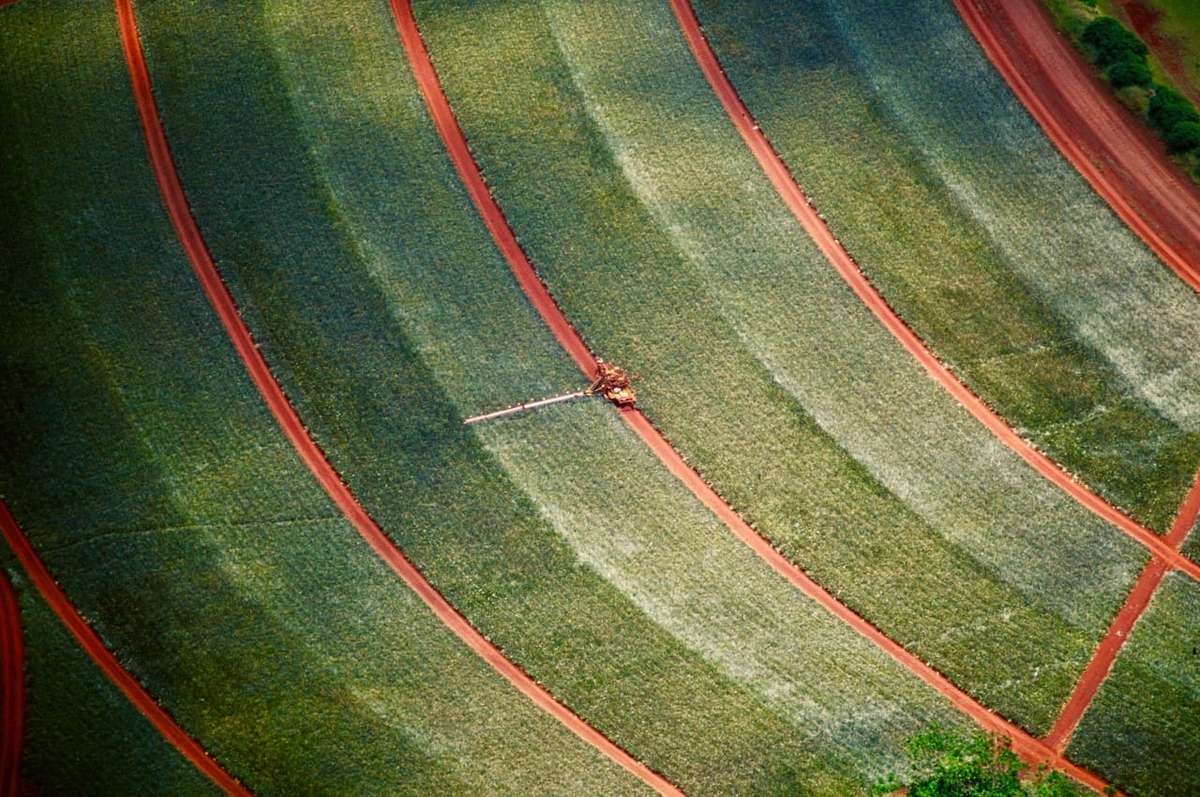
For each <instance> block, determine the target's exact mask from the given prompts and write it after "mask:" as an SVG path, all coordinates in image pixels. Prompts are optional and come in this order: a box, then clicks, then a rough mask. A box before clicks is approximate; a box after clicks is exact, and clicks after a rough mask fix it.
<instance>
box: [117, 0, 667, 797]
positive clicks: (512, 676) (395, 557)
mask: <svg viewBox="0 0 1200 797" xmlns="http://www.w3.org/2000/svg"><path fill="white" fill-rule="evenodd" d="M115 2H116V8H117V15H118V18H119V21H120V26H121V39H122V42H123V44H124V47H125V58H126V62H127V63H128V66H129V73H130V76H131V78H132V80H133V88H134V95H135V98H136V100H137V105H138V113H139V114H140V116H141V121H142V130H143V132H144V133H145V137H146V146H147V149H148V150H149V154H150V161H151V164H152V166H153V168H154V174H155V177H156V179H157V180H158V186H159V190H160V191H161V192H162V196H163V202H164V204H165V205H166V209H167V214H168V215H169V216H170V218H171V223H172V224H173V225H174V227H175V231H176V233H177V235H178V237H179V241H180V243H181V244H182V245H183V248H184V250H185V252H186V253H187V256H188V260H189V261H190V262H191V264H192V268H193V269H194V270H195V272H196V276H197V277H198V278H199V280H200V283H201V285H202V286H203V288H204V293H205V295H206V296H207V297H208V300H209V302H210V303H211V304H212V306H213V309H214V310H215V311H216V314H217V316H218V317H219V318H220V320H221V324H222V325H223V326H224V327H225V331H226V332H227V333H228V335H229V338H230V340H231V341H232V342H233V345H234V348H235V349H236V350H237V353H238V355H239V357H241V359H242V361H243V363H244V364H245V366H246V370H247V371H248V372H249V374H250V378H251V380H252V381H253V382H254V385H255V387H256V388H258V391H259V393H260V394H261V395H262V397H263V400H264V401H265V402H266V404H267V406H268V407H269V408H270V410H271V414H272V415H274V416H275V420H276V421H277V422H278V424H279V426H280V428H281V429H282V430H283V432H284V434H285V435H286V436H287V438H288V440H289V441H290V442H291V444H292V446H293V447H294V448H295V449H296V452H297V453H298V454H299V455H300V457H301V459H303V460H304V463H305V465H307V466H308V469H309V470H310V471H311V472H312V474H313V475H314V476H315V477H316V479H317V481H318V482H319V483H320V484H321V486H322V487H323V488H324V489H325V492H326V493H328V495H329V497H330V498H332V499H333V502H334V503H335V504H336V505H337V507H338V508H339V509H340V510H341V511H342V513H343V514H344V515H345V516H346V518H347V519H348V520H349V521H350V522H351V523H352V524H353V525H354V528H355V529H356V530H357V531H358V533H359V534H360V535H361V536H362V538H363V539H364V540H366V542H367V544H368V545H370V546H371V548H372V549H373V550H374V551H375V553H376V554H378V555H379V557H380V558H381V559H383V561H384V562H386V563H387V565H388V566H389V567H390V568H391V569H392V571H393V572H394V573H396V575H398V576H400V578H401V579H403V580H404V582H405V583H406V584H407V585H408V586H409V587H410V588H411V589H412V590H413V591H414V592H416V593H417V595H418V596H420V598H421V600H423V601H424V602H425V605H427V606H428V607H429V608H430V610H431V611H432V612H433V613H434V615H435V616H436V617H437V618H438V619H439V620H441V621H442V623H444V624H445V625H446V626H447V627H448V628H449V629H450V630H451V631H452V632H454V634H455V636H457V637H458V638H459V639H460V640H462V641H463V642H464V643H465V644H466V645H467V647H469V648H470V649H471V650H472V651H473V652H474V653H475V654H476V655H478V656H479V657H480V658H481V659H483V660H484V661H485V662H487V663H488V664H489V665H490V666H491V667H492V669H494V670H495V671H496V672H497V673H499V674H500V675H502V676H503V677H504V678H505V679H506V680H507V681H508V682H509V683H511V684H512V685H513V686H515V687H516V688H517V689H518V690H520V691H521V693H522V694H524V695H525V696H526V697H528V698H529V699H530V700H532V701H533V702H534V703H535V704H536V705H537V706H538V707H539V708H541V709H542V710H543V711H545V712H546V713H547V714H549V715H550V716H552V717H554V718H555V719H556V720H558V721H559V722H561V723H562V724H563V725H564V726H566V727H567V728H568V729H569V730H570V731H571V732H572V733H574V734H575V735H576V736H578V737H579V738H580V739H582V740H583V741H584V742H586V743H588V744H590V745H591V746H592V747H594V748H596V749H597V750H599V751H600V752H601V753H602V754H604V755H605V756H607V757H608V758H609V759H611V760H612V761H613V762H615V763H617V764H619V765H620V766H622V767H624V768H625V769H626V770H628V771H629V772H630V773H632V774H633V775H635V776H636V777H638V778H639V779H641V780H642V782H644V783H645V784H646V785H648V786H650V787H651V788H653V789H655V790H656V791H658V792H659V793H660V794H665V795H677V796H678V797H682V795H683V793H682V792H681V791H679V789H677V788H676V787H675V786H674V785H672V784H671V783H670V782H668V781H667V780H666V779H665V778H663V777H662V776H661V775H659V774H658V773H656V772H654V771H653V770H651V769H650V768H649V767H647V766H646V765H644V764H642V763H641V762H640V761H638V760H637V759H635V758H633V757H632V756H631V755H629V754H628V753H627V752H625V751H624V750H623V749H621V748H620V747H618V746H617V745H616V744H614V743H613V742H612V741H611V740H609V739H608V738H607V737H605V736H604V735H603V734H602V733H600V731H598V730H596V729H595V728H593V727H592V726H591V725H588V724H587V722H586V721H584V720H583V719H582V718H580V717H579V716H578V715H577V714H575V713H574V712H572V711H571V710H570V709H569V708H567V707H566V706H564V705H563V704H561V703H559V702H558V701H557V700H556V699H555V698H554V696H553V695H551V694H550V693H549V692H548V691H546V690H545V689H543V688H542V687H541V686H539V685H538V684H537V682H536V681H534V680H533V679H532V678H531V677H530V676H529V675H528V674H526V673H525V671H524V670H522V669H521V668H520V667H519V666H517V665H516V664H515V663H513V662H512V661H510V660H509V659H508V658H506V657H505V655H504V653H503V652H502V651H501V650H500V649H499V648H498V647H496V646H495V645H493V644H492V643H491V642H489V641H488V640H487V639H486V638H485V637H484V636H483V635H482V634H481V633H480V632H479V631H477V630H476V629H475V627H474V626H472V625H471V623H470V621H469V620H467V618H466V617H464V616H463V615H462V614H460V613H459V611H458V610H457V609H455V608H454V607H453V606H452V605H451V604H450V602H449V601H447V600H446V599H445V598H444V597H443V596H442V594H441V593H440V592H438V591H437V589H436V588H435V587H434V586H433V585H432V584H430V583H429V581H427V580H426V579H425V576H424V575H422V574H421V571H420V570H418V569H417V567H416V566H415V565H414V564H413V563H412V562H410V561H409V560H408V559H407V558H406V557H405V556H404V553H403V552H402V551H401V550H400V549H399V548H397V547H396V545H395V544H394V543H393V542H392V541H391V540H390V539H389V538H388V537H387V535H386V534H384V532H383V530H382V529H381V528H380V527H379V526H378V524H376V523H375V521H374V520H372V519H371V517H370V515H368V514H367V511H366V509H365V508H364V507H363V506H362V505H361V504H360V503H359V502H358V499H356V498H355V497H354V495H353V494H352V493H351V492H350V489H349V488H348V487H347V486H346V485H345V484H344V483H343V482H342V480H341V477H340V476H339V475H338V473H337V472H336V471H335V470H334V468H333V466H332V465H331V464H330V463H329V461H328V460H327V459H326V458H325V454H324V453H323V452H322V451H321V449H320V448H319V447H318V446H317V444H316V443H315V442H314V441H313V439H312V438H311V437H309V436H308V431H307V430H306V429H305V428H304V424H303V422H301V420H300V417H299V415H297V413H296V411H295V409H294V408H293V407H292V405H291V403H290V402H289V401H288V399H287V397H286V396H285V395H284V393H283V388H282V387H280V385H279V383H278V382H276V381H275V377H274V376H273V375H272V374H271V371H270V369H269V368H268V366H267V362H266V360H265V359H263V356H262V354H261V353H260V352H259V350H258V348H257V347H256V346H255V344H254V340H253V338H252V337H251V335H250V330H249V328H248V327H247V326H246V324H245V322H243V321H242V319H241V316H240V315H239V314H238V311H237V307H236V305H235V304H234V301H233V297H232V295H230V293H229V290H228V288H226V286H225V283H224V282H223V281H222V280H221V276H220V273H219V272H218V270H217V266H216V264H215V263H214V262H213V260H212V257H211V256H210V255H209V252H208V247H207V246H206V244H205V243H204V239H203V238H202V237H201V234H200V229H199V227H197V225H196V221H195V219H194V218H193V217H192V212H191V209H190V208H189V207H188V204H187V198H186V197H185V195H184V192H183V186H182V184H181V183H180V180H179V175H178V173H177V172H176V169H175V163H174V161H173V160H172V158H171V151H170V148H169V147H168V145H167V139H166V133H165V131H164V129H163V126H162V121H161V119H160V118H159V115H158V108H157V106H156V104H155V102H154V93H153V91H152V89H151V85H150V75H149V72H148V71H147V68H146V61H145V56H144V54H143V52H142V45H141V39H140V37H139V35H138V30H137V21H136V18H135V16H134V13H133V8H132V5H131V0H115Z"/></svg>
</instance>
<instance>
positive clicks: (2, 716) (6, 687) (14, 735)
mask: <svg viewBox="0 0 1200 797" xmlns="http://www.w3.org/2000/svg"><path fill="white" fill-rule="evenodd" d="M0 668H3V670H2V671H0V729H3V732H4V742H3V744H0V792H3V793H4V794H16V793H17V791H18V789H19V787H20V785H21V745H22V743H23V742H24V741H25V647H24V641H23V637H22V634H21V606H20V604H19V603H18V602H17V593H16V590H14V589H13V585H12V583H11V582H10V581H9V580H8V576H6V575H5V574H4V573H3V572H0Z"/></svg>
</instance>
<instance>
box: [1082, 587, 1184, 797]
mask: <svg viewBox="0 0 1200 797" xmlns="http://www.w3.org/2000/svg"><path fill="white" fill-rule="evenodd" d="M1198 749H1200V587H1198V586H1197V584H1196V583H1195V582H1194V581H1191V580H1189V579H1187V578H1186V577H1184V576H1182V575H1180V574H1178V573H1170V574H1168V575H1167V577H1166V578H1165V579H1164V581H1163V584H1162V586H1161V587H1160V588H1159V591H1158V593H1157V594H1156V595H1155V597H1154V600H1153V601H1152V602H1151V604H1150V606H1149V608H1148V609H1147V610H1146V613H1145V614H1144V615H1142V618H1141V619H1140V620H1139V621H1138V624H1137V625H1136V626H1134V629H1133V633H1132V634H1131V635H1130V638H1129V641H1128V642H1127V643H1126V644H1125V646H1124V648H1122V650H1121V653H1120V655H1119V656H1118V657H1117V660H1116V663H1115V665H1114V666H1113V670H1112V673H1111V674H1110V675H1109V677H1108V680H1107V681H1105V683H1104V685H1103V686H1101V687H1100V691H1099V692H1098V693H1097V694H1096V697H1095V700H1094V701H1093V703H1092V706H1091V708H1090V709H1089V710H1088V712H1087V714H1085V715H1084V716H1083V720H1082V722H1081V723H1080V725H1079V729H1078V730H1077V731H1076V733H1075V736H1074V738H1073V740H1072V742H1071V746H1070V748H1069V752H1070V754H1071V755H1072V756H1073V757H1074V758H1076V759H1077V760H1078V761H1079V762H1080V763H1083V764H1086V765H1088V766H1090V767H1092V768H1094V769H1095V770H1096V771H1097V772H1100V773H1102V774H1104V775H1106V776H1107V777H1109V778H1111V779H1112V781H1113V783H1115V784H1116V785H1117V786H1119V787H1120V788H1122V789H1123V790H1127V791H1129V792H1130V793H1132V794H1138V795H1147V796H1148V797H1149V796H1151V795H1164V796H1165V795H1183V794H1195V793H1197V791H1200V770H1197V768H1196V767H1195V766H1194V765H1192V762H1194V761H1195V758H1196V751H1197V750H1198Z"/></svg>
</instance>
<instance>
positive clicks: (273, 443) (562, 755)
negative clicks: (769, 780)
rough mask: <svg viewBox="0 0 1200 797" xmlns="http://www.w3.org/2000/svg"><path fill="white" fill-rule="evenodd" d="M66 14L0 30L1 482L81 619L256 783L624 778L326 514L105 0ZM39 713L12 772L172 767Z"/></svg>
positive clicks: (84, 774)
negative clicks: (254, 358) (55, 756)
mask: <svg viewBox="0 0 1200 797" xmlns="http://www.w3.org/2000/svg"><path fill="white" fill-rule="evenodd" d="M60 11H61V10H60V9H54V8H50V7H47V6H44V5H40V4H34V3H24V4H21V5H19V6H16V7H14V9H11V10H9V11H6V12H5V14H4V18H3V20H2V24H0V37H3V46H2V47H0V52H2V53H3V60H4V65H3V69H4V73H5V76H6V79H5V81H4V82H3V84H2V87H0V105H2V106H3V109H4V112H3V113H2V114H0V120H3V124H4V128H5V129H4V139H5V141H6V146H5V148H4V151H3V157H4V166H5V168H4V172H3V173H4V176H5V179H4V184H3V192H4V205H5V207H6V208H8V211H7V212H8V216H7V218H8V220H9V222H10V223H9V224H7V225H6V226H5V227H4V233H3V238H4V245H5V248H6V251H7V252H9V253H10V254H11V255H12V256H13V257H12V259H11V261H10V263H11V264H12V267H11V268H9V269H7V270H5V271H4V274H3V282H4V284H3V293H4V295H5V297H6V307H7V308H8V312H6V313H5V314H3V316H2V317H0V336H2V339H3V340H4V341H5V343H4V346H3V349H2V351H3V372H4V373H5V390H4V391H3V394H2V396H3V399H2V402H3V404H2V408H0V441H2V445H3V450H2V456H0V492H3V494H4V496H5V499H6V501H7V502H8V503H9V505H10V506H11V507H12V509H13V512H14V513H15V514H16V516H17V517H18V519H19V520H21V522H22V523H23V524H24V527H25V530H26V532H27V533H28V535H29V536H30V537H31V539H32V540H33V541H34V544H35V546H36V547H37V548H38V550H39V551H40V553H41V554H42V556H43V558H44V559H45V561H46V563H47V565H48V566H49V568H50V570H51V572H52V573H53V574H54V575H55V577H56V578H57V579H58V580H59V582H60V584H61V585H62V587H63V588H64V590H65V591H66V592H67V594H68V595H69V596H70V597H71V598H72V599H73V600H74V601H75V603H76V605H77V606H78V607H79V609H80V611H81V613H82V614H83V615H84V616H85V617H86V618H88V620H89V621H90V622H91V623H92V624H93V625H94V627H95V629H96V630H97V632H98V633H99V634H100V636H101V638H102V639H104V640H105V641H106V643H107V644H109V645H110V646H111V648H112V649H113V650H114V652H115V653H116V655H117V656H118V658H119V659H120V660H121V661H122V662H123V663H124V664H125V665H126V667H127V668H128V669H129V670H130V671H131V672H132V673H133V674H134V676H135V677H137V678H138V679H139V680H140V681H141V682H142V683H143V684H144V686H145V687H146V688H147V689H148V691H149V692H150V693H151V694H152V695H154V696H155V697H156V698H158V699H159V700H161V702H162V705H163V706H164V708H166V709H167V710H168V711H169V712H170V713H171V714H172V715H173V716H174V718H175V719H176V720H177V721H178V723H179V724H180V725H181V726H182V727H183V728H184V729H185V730H186V731H187V732H188V733H190V734H192V735H193V736H194V737H195V738H196V739H197V740H198V741H199V742H200V743H201V744H203V745H204V746H205V747H206V748H207V749H208V750H209V751H210V752H211V753H212V754H213V755H214V756H215V757H216V758H217V759H218V760H219V761H220V762H221V763H222V764H223V765H224V766H226V767H227V768H228V769H229V770H230V771H231V772H233V773H234V774H235V775H236V776H238V777H239V778H241V779H242V780H243V781H244V782H245V783H246V784H247V785H248V786H249V787H250V788H252V789H254V790H255V791H259V792H264V793H297V792H310V791H313V790H314V789H316V790H322V789H328V790H334V789H336V790H338V791H343V790H351V791H354V792H356V793H386V794H396V793H414V794H428V793H431V792H441V793H446V792H461V791H473V792H499V793H511V794H528V793H531V792H532V791H535V790H542V791H547V792H552V793H554V792H557V793H571V792H573V791H575V790H577V789H583V790H586V791H595V792H599V793H610V792H611V793H630V794H631V793H638V792H639V791H640V784H637V783H636V782H635V781H633V779H632V778H630V777H628V776H627V775H626V774H625V773H624V772H622V771H621V770H619V769H617V768H616V766H615V765H613V764H612V763H611V762H608V761H606V760H604V759H602V758H601V757H600V756H599V754H597V753H596V752H595V751H593V750H592V749H590V748H588V747H586V746H585V745H584V744H583V743H582V742H580V741H579V740H578V739H576V738H575V737H573V736H571V735H570V734H569V733H568V732H567V731H566V730H565V729H563V728H562V727H561V726H559V725H558V724H557V723H556V722H554V721H553V720H551V719H549V718H548V717H546V716H545V715H544V714H542V713H541V712H540V711H538V710H537V709H536V708H535V707H534V706H533V705H532V704H531V703H529V702H528V701H527V700H526V699H525V698H523V697H522V696H521V695H519V694H518V693H517V692H516V691H515V690H513V689H512V688H511V687H510V686H509V685H508V684H507V682H505V681H503V680H502V679H501V678H500V677H499V676H497V675H496V674H495V673H493V672H492V671H491V670H490V669H489V668H488V667H487V665H486V664H485V663H484V662H482V661H481V660H479V659H478V658H476V657H475V656H474V654H472V653H471V652H470V651H468V650H467V649H466V648H465V647H464V646H462V645H461V644H460V643H459V642H458V641H457V640H456V639H454V638H453V637H452V636H451V635H450V634H449V632H448V631H447V630H446V629H444V628H443V627H442V626H441V625H440V624H438V623H437V621H435V619H434V618H433V617H432V615H431V614H430V613H429V612H428V610H427V609H426V608H425V607H424V605H423V604H421V603H420V601H419V600H418V599H417V598H416V597H415V596H414V595H413V594H412V593H410V592H408V591H407V589H406V587H404V585H403V584H402V583H401V582H400V581H399V580H398V579H396V578H395V576H394V575H393V574H392V573H391V572H390V571H388V570H387V569H386V568H385V567H384V566H383V565H382V563H381V562H380V561H379V560H378V559H377V558H376V557H375V556H374V554H373V553H372V552H371V551H370V550H369V549H368V548H367V547H366V546H365V545H364V544H363V543H362V542H361V540H360V539H359V537H358V536H357V535H356V534H355V532H354V531H353V530H352V529H351V528H350V526H349V524H348V523H346V522H345V521H344V520H342V519H341V518H340V517H338V516H336V513H335V510H334V509H333V507H332V506H331V505H330V504H329V502H328V500H327V499H326V497H325V496H324V495H323V494H322V493H321V492H320V490H319V488H318V487H317V485H316V484H315V482H314V481H313V480H312V479H311V477H310V475H309V474H308V473H307V472H306V471H305V470H304V468H303V466H302V465H301V463H300V462H299V460H298V459H297V457H296V456H295V454H294V453H293V452H292V451H291V449H290V448H289V447H288V445H287V442H286V440H285V438H284V437H283V436H282V435H281V434H280V432H279V430H278V429H277V428H276V426H275V424H274V421H273V420H272V419H271V417H270V416H269V414H268V413H267V411H266V409H265V406H264V405H263V404H262V401H261V399H260V398H259V397H258V395H257V394H256V393H255V391H254V390H253V388H252V387H251V385H250V383H249V381H248V379H247V378H246V376H245V373H244V371H243V368H242V365H241V363H240V362H239V361H238V360H237V357H236V355H235V354H234V352H233V350H232V347H231V346H230V345H229V343H228V341H227V340H226V338H225V336H224V333H223V331H222V330H221V328H220V326H219V324H218V322H217V320H216V318H215V316H214V315H213V313H212V310H211V308H209V307H208V305H207V303H206V301H205V299H204V296H203V294H202V292H201V291H200V289H199V286H198V284H197V283H196V281H195V278H194V277H193V275H192V274H191V272H190V270H189V267H188V264H187V262H186V261H185V260H184V258H183V256H182V254H181V253H180V251H179V249H178V247H177V243H176V242H175V240H174V238H173V233H172V231H171V229H170V227H169V225H168V224H167V221H166V219H165V217H164V215H163V211H162V207H161V205H160V200H159V197H158V195H157V191H156V189H155V185H154V180H153V178H152V176H151V174H150V171H149V167H148V165H147V162H146V155H145V150H144V145H143V144H142V142H141V138H140V130H139V128H138V121H137V116H136V111H135V109H134V105H133V99H132V97H131V95H130V92H129V87H128V82H127V77H126V74H125V67H124V61H123V58H122V56H121V50H120V43H119V39H118V37H117V31H116V28H115V24H114V17H113V11H112V7H111V5H109V4H107V3H103V2H97V3H94V4H91V5H89V6H80V7H78V8H76V9H75V10H74V12H73V13H72V14H71V15H63V14H61V13H60ZM398 489H399V488H398ZM398 495H399V500H401V501H405V502H412V503H416V502H419V501H420V500H421V496H419V495H415V494H404V493H402V492H401V493H398ZM487 518H488V515H487V514H486V513H484V514H482V515H480V516H479V517H477V518H476V519H475V520H474V521H473V522H472V528H478V527H479V526H480V525H481V524H483V523H486V520H487ZM39 627H41V626H40V625H39ZM35 643H36V640H34V641H32V642H31V646H35ZM39 655H40V654H39ZM39 661H40V660H39ZM70 666H71V667H72V668H74V665H70ZM38 667H39V668H41V667H42V665H41V664H39V665H38ZM39 671H42V672H44V670H39ZM69 672H70V670H69V671H68V674H69ZM33 686H34V687H35V691H36V688H37V687H38V684H36V683H35V684H34V685H33ZM87 705H88V704H87V703H82V704H81V706H84V707H86V706H87ZM34 709H35V710H38V708H37V705H36V704H35V705H34ZM47 710H53V709H52V708H49V709H47ZM76 717H77V715H74V714H72V715H68V716H65V717H63V718H62V719H63V721H69V720H71V719H74V718H76ZM54 719H57V718H54ZM45 721H47V720H38V722H45ZM104 727H105V726H104V725H103V724H93V725H91V726H80V729H81V730H82V729H85V728H90V731H91V732H92V733H101V734H103V733H105V731H104ZM32 728H33V729H32V731H31V733H33V734H34V736H33V737H32V738H33V739H34V741H35V746H34V747H33V748H31V750H32V751H33V752H31V756H35V757H33V758H30V759H29V760H28V761H27V764H28V766H29V771H28V774H29V776H30V777H31V778H32V779H33V780H35V781H36V780H40V779H42V778H45V779H46V781H47V782H48V783H54V784H57V785H59V786H61V788H62V789H63V790H64V791H67V792H72V793H76V792H86V791H89V790H91V791H99V792H107V793H112V792H114V791H122V790H123V789H122V784H123V783H127V782H129V780H136V779H137V778H145V779H146V780H147V781H149V782H155V781H157V782H159V783H166V784H171V783H174V782H176V779H178V778H179V777H180V776H179V775H178V774H175V770H176V769H177V766H176V762H175V761H174V760H170V761H167V762H165V763H163V762H158V761H155V760H154V759H153V758H150V759H147V760H146V761H144V762H140V763H141V764H142V765H144V766H145V767H147V770H148V771H147V772H145V773H132V774H128V775H126V776H125V778H126V779H125V780H121V779H117V780H112V781H108V780H105V777H106V775H107V774H111V773H110V772H109V770H108V769H107V768H105V767H96V768H94V769H89V768H86V767H84V766H83V765H81V764H78V763H75V762H72V763H70V764H69V765H66V766H61V767H56V768H52V769H50V770H49V771H47V769H46V767H52V766H53V762H52V760H51V759H49V758H47V757H46V754H45V752H44V751H40V752H39V749H38V747H37V746H36V742H37V739H38V738H39V737H38V736H37V734H38V733H41V732H40V731H38V730H37V728H38V726H37V725H36V724H35V725H33V726H32ZM114 735H115V734H114ZM117 738H119V737H117ZM97 745H98V746H97V748H96V749H98V750H100V751H103V750H105V749H108V748H107V745H108V741H107V740H105V741H102V742H98V743H97ZM60 752H61V751H60ZM39 756H40V757H39ZM131 766H134V764H131ZM114 777H116V776H115V775H114ZM178 782H179V785H180V788H181V789H186V788H188V781H186V780H180V781H178Z"/></svg>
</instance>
